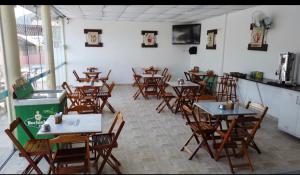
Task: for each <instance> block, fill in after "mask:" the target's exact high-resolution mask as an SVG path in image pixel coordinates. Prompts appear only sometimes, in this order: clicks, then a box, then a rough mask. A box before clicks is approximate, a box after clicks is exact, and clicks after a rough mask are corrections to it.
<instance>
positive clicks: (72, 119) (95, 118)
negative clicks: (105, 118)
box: [37, 114, 102, 135]
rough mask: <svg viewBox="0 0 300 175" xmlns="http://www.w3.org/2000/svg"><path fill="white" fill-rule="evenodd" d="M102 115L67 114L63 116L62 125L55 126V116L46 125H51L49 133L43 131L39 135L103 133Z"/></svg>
mask: <svg viewBox="0 0 300 175" xmlns="http://www.w3.org/2000/svg"><path fill="white" fill-rule="evenodd" d="M101 120H102V115H101V114H67V115H63V116H62V123H60V124H55V118H54V116H50V117H49V118H48V119H47V120H46V121H45V123H46V124H49V125H50V131H49V132H43V131H41V129H40V130H39V131H38V133H37V135H63V134H91V133H100V132H102V124H101V122H102V121H101Z"/></svg>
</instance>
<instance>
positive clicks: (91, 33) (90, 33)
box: [84, 29, 103, 47]
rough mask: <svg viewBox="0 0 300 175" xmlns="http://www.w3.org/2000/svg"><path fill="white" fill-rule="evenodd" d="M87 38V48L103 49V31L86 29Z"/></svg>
mask: <svg viewBox="0 0 300 175" xmlns="http://www.w3.org/2000/svg"><path fill="white" fill-rule="evenodd" d="M84 34H85V36H86V42H85V47H103V43H101V35H100V34H102V30H101V29H84Z"/></svg>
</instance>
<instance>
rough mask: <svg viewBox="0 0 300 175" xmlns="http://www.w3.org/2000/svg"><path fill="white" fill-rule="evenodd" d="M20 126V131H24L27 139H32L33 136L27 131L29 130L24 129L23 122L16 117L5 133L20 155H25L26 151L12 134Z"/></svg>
mask: <svg viewBox="0 0 300 175" xmlns="http://www.w3.org/2000/svg"><path fill="white" fill-rule="evenodd" d="M18 126H21V127H22V129H23V130H24V131H25V133H26V134H27V136H28V137H29V139H34V136H33V135H32V133H31V132H30V131H29V129H28V128H27V127H26V125H25V124H24V122H23V120H22V119H21V118H20V117H18V118H17V119H15V120H14V121H13V122H11V123H10V125H9V128H8V129H5V133H6V134H7V135H8V137H9V138H10V139H11V141H12V142H13V143H14V145H15V146H16V147H17V148H18V149H19V151H20V152H21V154H23V155H27V153H26V150H25V149H24V148H23V146H22V144H21V143H20V142H19V140H18V139H17V138H16V137H15V135H14V134H13V132H14V130H15V129H16V128H17V127H18Z"/></svg>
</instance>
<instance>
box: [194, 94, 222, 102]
mask: <svg viewBox="0 0 300 175" xmlns="http://www.w3.org/2000/svg"><path fill="white" fill-rule="evenodd" d="M198 100H200V101H203V100H205V101H214V102H216V101H218V97H217V96H215V95H200V96H198Z"/></svg>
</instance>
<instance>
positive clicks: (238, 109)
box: [194, 102, 257, 116]
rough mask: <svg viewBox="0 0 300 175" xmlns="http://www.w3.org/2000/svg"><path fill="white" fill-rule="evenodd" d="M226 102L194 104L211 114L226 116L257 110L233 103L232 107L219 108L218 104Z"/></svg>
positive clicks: (251, 112)
mask: <svg viewBox="0 0 300 175" xmlns="http://www.w3.org/2000/svg"><path fill="white" fill-rule="evenodd" d="M225 103H226V102H196V103H194V105H195V106H197V107H199V108H201V109H203V110H204V111H205V112H207V113H209V114H210V115H212V116H228V115H255V114H257V112H255V111H253V110H250V109H246V108H245V107H243V106H240V105H235V106H234V109H225V110H224V109H220V108H219V105H220V104H225Z"/></svg>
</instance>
